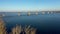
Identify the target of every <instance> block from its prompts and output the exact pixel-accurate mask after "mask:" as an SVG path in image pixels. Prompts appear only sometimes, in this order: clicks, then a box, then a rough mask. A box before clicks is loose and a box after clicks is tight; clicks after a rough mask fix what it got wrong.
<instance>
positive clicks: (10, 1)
mask: <svg viewBox="0 0 60 34" xmlns="http://www.w3.org/2000/svg"><path fill="white" fill-rule="evenodd" d="M37 10H40V11H46V10H50V11H53V10H60V0H0V12H1V11H37Z"/></svg>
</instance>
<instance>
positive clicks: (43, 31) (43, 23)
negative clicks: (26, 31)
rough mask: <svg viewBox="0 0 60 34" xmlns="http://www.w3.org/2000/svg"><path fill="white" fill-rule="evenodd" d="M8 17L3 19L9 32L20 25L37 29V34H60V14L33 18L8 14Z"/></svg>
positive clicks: (40, 15) (34, 16)
mask: <svg viewBox="0 0 60 34" xmlns="http://www.w3.org/2000/svg"><path fill="white" fill-rule="evenodd" d="M6 15H9V16H8V17H3V20H4V22H5V24H6V27H7V31H8V32H10V31H11V28H13V27H14V26H16V24H18V25H22V26H25V25H31V27H34V28H36V29H37V33H36V34H60V13H55V14H44V15H43V14H39V15H31V16H27V15H26V16H24V15H23V16H16V15H17V13H7V14H6Z"/></svg>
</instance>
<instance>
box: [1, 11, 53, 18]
mask: <svg viewBox="0 0 60 34" xmlns="http://www.w3.org/2000/svg"><path fill="white" fill-rule="evenodd" d="M7 13H8V14H9V12H7ZM7 13H6V12H5V13H2V14H0V18H1V17H10V16H9V15H8V14H7ZM11 13H12V14H15V13H16V12H11ZM11 13H10V14H11ZM21 13H24V12H17V14H16V16H21V15H24V14H21ZM12 14H11V15H12ZM40 14H42V15H44V14H53V12H25V15H27V16H31V15H40Z"/></svg>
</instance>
